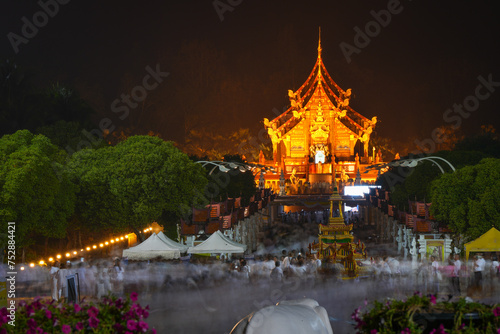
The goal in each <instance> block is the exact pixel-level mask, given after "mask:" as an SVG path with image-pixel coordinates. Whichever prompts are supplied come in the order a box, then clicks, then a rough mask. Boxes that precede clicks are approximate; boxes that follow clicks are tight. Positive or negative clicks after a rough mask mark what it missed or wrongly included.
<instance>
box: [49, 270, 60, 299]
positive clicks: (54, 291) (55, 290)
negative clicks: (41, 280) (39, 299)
mask: <svg viewBox="0 0 500 334" xmlns="http://www.w3.org/2000/svg"><path fill="white" fill-rule="evenodd" d="M50 292H51V296H52V299H54V300H56V301H57V300H59V297H60V296H59V261H55V262H54V264H52V267H50Z"/></svg>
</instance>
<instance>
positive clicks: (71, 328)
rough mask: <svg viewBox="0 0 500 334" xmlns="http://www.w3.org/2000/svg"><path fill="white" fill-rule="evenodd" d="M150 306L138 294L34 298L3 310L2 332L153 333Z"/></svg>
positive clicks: (0, 333)
mask: <svg viewBox="0 0 500 334" xmlns="http://www.w3.org/2000/svg"><path fill="white" fill-rule="evenodd" d="M148 310H149V307H148V306H146V307H142V306H141V305H140V304H138V303H137V293H135V292H133V293H132V294H130V296H127V297H125V298H117V297H114V296H109V297H104V298H103V299H102V300H100V301H99V302H97V303H93V302H88V303H87V302H85V301H83V302H82V303H80V304H68V303H65V302H62V303H58V302H56V301H55V300H48V299H41V298H35V299H34V300H33V301H30V302H25V301H20V302H19V303H18V305H17V307H16V309H15V312H11V310H8V309H7V308H6V307H4V308H2V309H0V334H3V333H27V334H31V333H33V334H35V333H36V334H38V333H64V334H68V333H152V334H155V333H156V330H155V329H151V330H150V329H149V325H148V324H147V323H146V322H145V319H146V318H147V317H148V316H149V312H148Z"/></svg>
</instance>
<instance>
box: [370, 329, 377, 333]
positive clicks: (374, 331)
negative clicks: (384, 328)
mask: <svg viewBox="0 0 500 334" xmlns="http://www.w3.org/2000/svg"><path fill="white" fill-rule="evenodd" d="M377 333H378V330H376V329H372V330H371V331H370V334H377Z"/></svg>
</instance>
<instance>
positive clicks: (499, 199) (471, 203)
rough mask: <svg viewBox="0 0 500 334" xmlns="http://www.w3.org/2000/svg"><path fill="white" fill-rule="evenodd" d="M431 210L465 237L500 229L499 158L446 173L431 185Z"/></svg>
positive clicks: (473, 237) (440, 219)
mask: <svg viewBox="0 0 500 334" xmlns="http://www.w3.org/2000/svg"><path fill="white" fill-rule="evenodd" d="M431 200H432V206H431V212H432V214H433V215H434V217H435V218H436V220H439V221H442V222H445V223H447V224H448V226H449V227H450V228H451V229H453V230H454V231H455V232H457V233H461V234H462V235H464V237H465V238H466V239H475V238H477V237H479V236H481V235H482V234H484V233H485V232H487V231H488V230H489V229H490V228H491V227H496V228H497V229H498V228H500V159H495V158H486V159H483V160H481V162H480V163H479V164H477V165H474V166H466V167H463V168H461V169H458V170H457V171H456V172H454V173H447V174H444V175H442V176H441V177H440V178H438V179H436V180H434V181H433V182H432V184H431Z"/></svg>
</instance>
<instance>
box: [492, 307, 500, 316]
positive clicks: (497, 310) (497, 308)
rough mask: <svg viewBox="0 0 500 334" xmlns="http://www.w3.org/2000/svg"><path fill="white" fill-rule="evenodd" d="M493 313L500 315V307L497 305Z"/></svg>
mask: <svg viewBox="0 0 500 334" xmlns="http://www.w3.org/2000/svg"><path fill="white" fill-rule="evenodd" d="M493 315H494V316H495V317H500V307H495V309H494V310H493Z"/></svg>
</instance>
